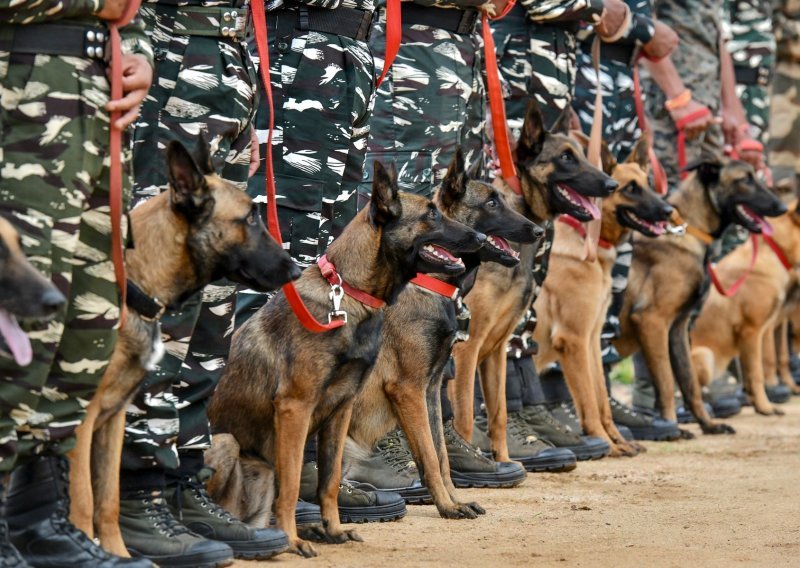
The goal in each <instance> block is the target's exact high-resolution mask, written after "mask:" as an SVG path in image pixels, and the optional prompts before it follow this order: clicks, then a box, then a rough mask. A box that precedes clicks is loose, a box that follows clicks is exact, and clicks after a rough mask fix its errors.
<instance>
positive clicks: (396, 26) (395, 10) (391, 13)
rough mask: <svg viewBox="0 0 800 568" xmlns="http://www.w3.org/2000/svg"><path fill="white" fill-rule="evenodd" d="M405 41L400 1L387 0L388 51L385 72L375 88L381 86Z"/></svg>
mask: <svg viewBox="0 0 800 568" xmlns="http://www.w3.org/2000/svg"><path fill="white" fill-rule="evenodd" d="M402 40H403V23H402V11H401V8H400V0H386V49H385V53H384V58H383V70H382V71H381V76H380V77H378V80H377V81H375V88H376V89H377V88H378V87H380V86H381V83H383V80H384V79H385V78H386V74H387V73H388V72H389V68H390V67H391V66H392V63H394V58H395V57H397V53H398V52H399V51H400V43H401V42H402Z"/></svg>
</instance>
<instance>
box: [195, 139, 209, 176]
mask: <svg viewBox="0 0 800 568" xmlns="http://www.w3.org/2000/svg"><path fill="white" fill-rule="evenodd" d="M194 161H195V163H196V164H197V165H198V167H199V168H200V171H201V172H202V173H204V174H206V175H209V174H213V173H214V165H213V164H212V163H211V148H209V146H208V140H206V137H205V136H204V135H203V133H202V132H201V133H200V134H199V135H198V136H197V145H196V146H195V147H194Z"/></svg>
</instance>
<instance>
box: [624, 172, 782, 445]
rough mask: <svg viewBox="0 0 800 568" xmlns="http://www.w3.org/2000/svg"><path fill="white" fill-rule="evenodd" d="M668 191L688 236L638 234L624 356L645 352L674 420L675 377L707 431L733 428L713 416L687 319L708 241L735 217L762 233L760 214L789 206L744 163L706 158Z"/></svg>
mask: <svg viewBox="0 0 800 568" xmlns="http://www.w3.org/2000/svg"><path fill="white" fill-rule="evenodd" d="M687 170H689V171H691V173H690V174H689V176H688V177H687V178H686V179H685V180H684V181H683V182H682V183H681V185H680V187H679V188H678V189H677V190H676V191H675V192H674V193H673V194H672V195H671V196H670V197H669V199H668V201H669V203H670V204H671V205H672V206H673V207H674V208H675V209H676V210H677V211H678V213H679V214H680V215H681V216H682V218H683V220H684V221H685V223H686V234H685V235H665V236H663V237H661V238H659V239H647V238H640V237H639V236H638V235H634V245H633V262H632V265H631V271H630V276H629V280H628V288H627V290H626V292H625V300H624V304H623V308H622V313H621V316H620V323H621V327H622V335H621V337H620V338H619V339H618V340H617V341H615V345H616V347H617V350H618V351H619V353H620V355H622V356H623V357H627V356H628V355H631V354H632V353H634V352H636V351H639V350H641V351H642V352H643V354H644V356H645V360H646V361H647V366H648V367H649V369H650V372H651V373H652V376H653V381H654V383H655V386H656V389H657V392H658V395H659V399H660V404H661V413H662V415H663V417H664V418H666V419H667V420H672V421H675V420H677V416H676V409H675V381H676V380H677V382H678V385H679V386H680V389H681V392H682V393H683V397H684V400H685V401H686V404H687V405H689V407H690V409H691V411H692V413H693V414H694V416H695V418H697V421H698V422H699V424H700V427H701V428H702V430H703V432H705V433H707V434H721V433H733V428H731V427H730V426H728V425H727V424H722V423H717V422H714V421H712V420H711V418H710V417H709V416H708V413H707V412H706V410H705V408H704V406H703V400H702V397H701V393H700V389H699V388H698V387H697V377H696V375H695V372H694V368H693V366H692V362H691V357H690V352H689V320H690V317H691V313H692V310H693V309H694V308H695V307H696V306H699V305H701V303H702V302H703V300H704V299H705V297H706V294H707V292H708V282H709V280H708V276H707V274H706V263H707V260H708V255H709V246H710V244H711V243H712V242H713V239H715V238H717V237H719V236H720V235H721V234H722V232H723V231H724V230H725V228H726V227H728V226H729V225H730V224H731V223H739V224H741V225H742V226H744V227H745V228H746V229H747V230H748V231H751V232H754V233H759V232H761V230H762V227H763V225H764V221H763V219H762V216H776V215H780V214H782V213H785V212H786V206H785V205H784V204H783V203H781V201H780V200H779V199H778V198H777V197H775V196H774V195H773V194H772V193H770V192H769V191H767V189H766V188H765V187H764V186H763V185H762V184H761V183H760V182H759V181H758V180H757V179H756V176H755V172H754V171H753V168H752V167H751V166H749V165H748V164H746V163H745V162H741V161H737V160H731V161H726V162H724V163H723V162H722V161H720V159H719V158H716V157H709V158H705V159H703V160H701V161H699V162H697V163H695V164H692V165H691V166H690V167H689V168H687Z"/></svg>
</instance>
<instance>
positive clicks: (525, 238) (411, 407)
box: [350, 149, 544, 519]
mask: <svg viewBox="0 0 800 568" xmlns="http://www.w3.org/2000/svg"><path fill="white" fill-rule="evenodd" d="M434 202H435V203H436V205H437V206H439V208H440V209H441V210H442V212H443V213H444V214H445V215H446V216H447V217H449V218H451V219H455V220H456V221H459V222H461V223H464V224H465V225H467V226H469V227H472V228H473V229H475V230H476V231H479V232H480V233H483V234H486V235H488V236H487V239H486V243H485V244H484V246H483V247H482V248H481V249H480V251H478V252H476V253H469V254H462V255H461V259H462V260H463V261H464V265H465V267H466V271H465V272H464V273H463V274H461V275H458V276H448V275H446V274H437V275H435V278H436V279H437V280H436V281H433V282H432V283H430V282H426V281H424V280H423V281H422V282H421V283H420V284H418V285H417V284H413V285H411V286H408V287H406V289H405V290H403V292H402V293H401V294H400V296H399V297H398V299H397V302H395V304H394V305H392V306H390V307H389V308H387V310H386V321H385V323H384V326H383V338H382V340H381V348H380V351H379V353H378V361H377V362H376V363H375V368H374V369H373V370H372V373H371V374H370V376H369V378H368V379H367V382H366V385H365V386H364V389H363V390H362V391H361V394H360V395H359V396H358V398H357V399H356V403H355V407H354V409H353V413H354V414H355V415H356V416H358V420H354V421H353V422H352V423H351V424H350V437H351V439H352V440H353V441H354V442H355V443H356V445H357V446H359V447H361V448H366V449H369V448H372V447H373V446H374V445H375V444H376V443H377V441H378V439H379V438H380V437H381V436H383V435H384V434H385V433H386V432H388V431H389V430H391V429H392V428H394V427H396V426H397V424H398V421H399V423H400V425H401V426H402V427H403V430H404V431H405V433H406V437H407V438H408V441H409V444H410V446H411V450H412V452H413V454H414V457H415V459H416V463H417V464H418V465H419V467H420V474H421V477H422V481H423V482H424V483H425V485H426V486H427V487H428V489H429V490H430V492H431V496H432V497H433V500H434V503H435V504H436V508H437V509H438V510H439V514H440V515H441V516H442V517H444V518H450V519H453V518H475V516H476V514H483V512H484V511H483V509H482V508H481V507H480V506H478V505H477V504H475V503H462V502H461V501H460V500H459V499H458V498H457V497H456V495H455V488H454V486H453V482H452V481H451V479H450V465H449V461H448V458H447V451H446V449H445V441H444V432H443V430H442V413H441V401H440V396H441V386H442V374H443V371H444V367H445V365H446V364H447V361H448V360H449V358H450V353H451V350H452V346H453V344H454V343H455V342H456V340H457V333H458V331H459V325H458V319H457V316H458V314H457V309H458V308H457V304H456V303H457V301H458V299H457V298H458V295H461V294H464V293H466V292H468V291H469V286H470V283H471V282H474V277H475V272H476V271H477V270H478V267H479V265H480V264H481V262H489V261H490V262H497V263H499V264H500V265H502V266H507V267H514V266H516V265H517V264H519V256H518V253H517V252H516V251H514V249H512V248H511V246H510V245H509V243H508V241H513V242H520V243H533V242H535V241H536V240H538V239H540V238H541V237H542V236H543V235H544V231H543V230H542V229H541V228H540V227H537V226H536V225H535V224H534V223H532V222H531V221H529V220H528V219H526V218H525V217H524V216H523V215H521V214H519V213H517V212H516V211H514V210H513V209H512V208H511V207H509V206H508V204H507V203H506V199H505V198H504V197H503V195H502V194H501V193H500V192H499V191H498V190H497V189H495V188H494V187H492V186H491V185H488V184H485V183H482V182H480V181H477V180H475V179H470V176H468V175H467V174H466V172H465V171H464V158H463V155H462V153H461V150H460V149H459V150H457V151H456V155H455V157H454V159H453V161H452V162H451V163H450V167H449V169H448V170H447V175H446V176H445V178H444V181H443V182H442V187H441V189H439V191H438V192H437V194H436V195H435V196H434ZM438 283H445V284H447V285H448V286H445V289H444V290H441V291H439V292H437V291H434V290H431V288H426V287H425V286H431V287H435V286H437V285H438ZM453 294H456V297H453V296H452V295H453ZM523 479H524V478H523ZM517 483H518V482H517Z"/></svg>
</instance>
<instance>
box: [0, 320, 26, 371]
mask: <svg viewBox="0 0 800 568" xmlns="http://www.w3.org/2000/svg"><path fill="white" fill-rule="evenodd" d="M0 336H2V338H3V339H4V340H5V342H6V345H7V346H8V349H9V351H11V355H12V356H13V357H14V361H16V362H17V365H19V366H21V367H25V366H27V365H30V363H31V361H32V360H33V349H31V342H30V339H28V335H27V334H26V333H25V332H24V331H22V328H20V327H19V324H18V323H17V320H16V318H14V316H12V315H11V314H9V313H8V312H6V311H5V310H0Z"/></svg>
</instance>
